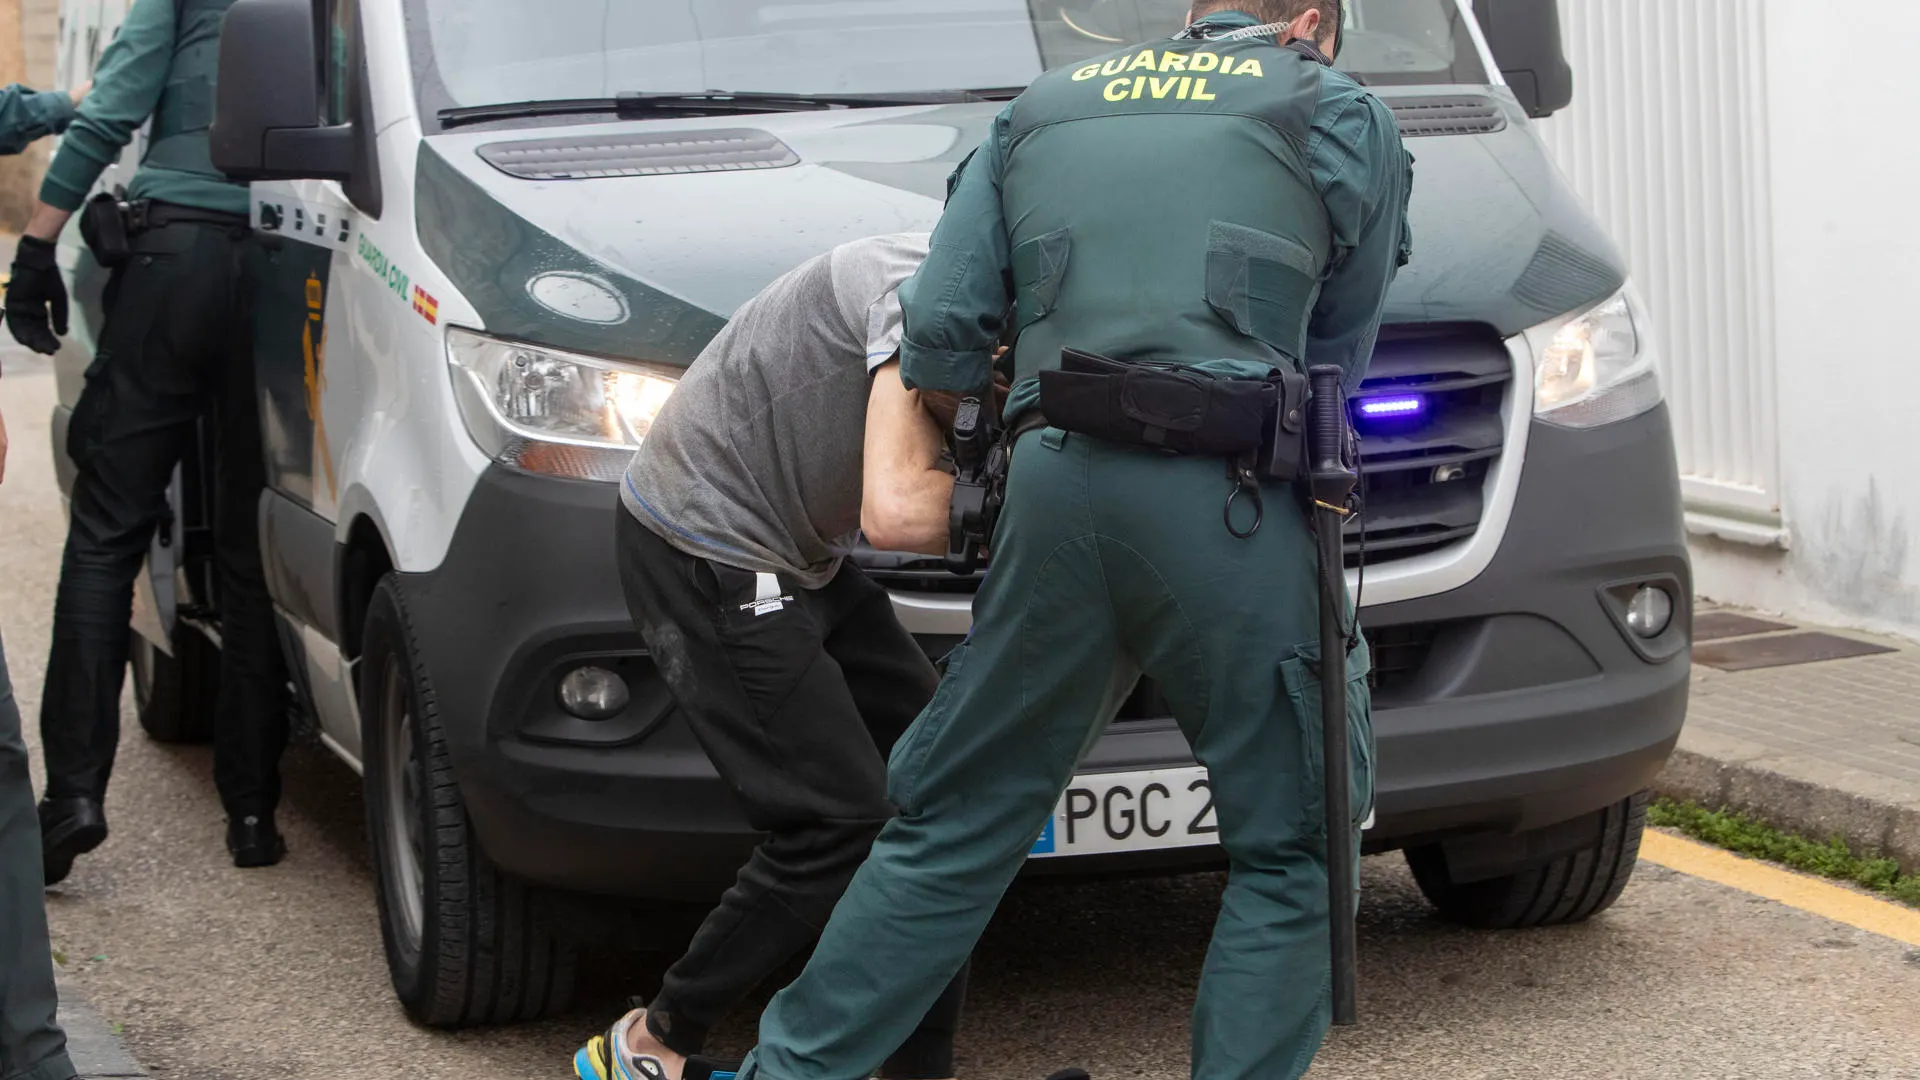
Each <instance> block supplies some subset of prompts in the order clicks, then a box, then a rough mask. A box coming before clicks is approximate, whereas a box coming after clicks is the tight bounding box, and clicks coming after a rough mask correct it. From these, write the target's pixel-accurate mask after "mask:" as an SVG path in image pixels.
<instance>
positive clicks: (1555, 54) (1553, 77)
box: [243, 0, 1573, 119]
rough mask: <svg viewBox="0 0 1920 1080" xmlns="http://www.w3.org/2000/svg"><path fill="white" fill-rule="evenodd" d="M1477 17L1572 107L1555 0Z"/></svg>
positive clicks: (1506, 70)
mask: <svg viewBox="0 0 1920 1080" xmlns="http://www.w3.org/2000/svg"><path fill="white" fill-rule="evenodd" d="M243 2H244V0H243ZM1473 15H1474V18H1476V19H1478V20H1479V21H1480V30H1481V32H1482V33H1484V34H1485V35H1486V37H1487V47H1488V48H1490V49H1492V50H1493V59H1494V62H1495V63H1497V64H1499V65H1500V73H1501V74H1502V75H1505V76H1506V79H1507V86H1508V87H1509V88H1510V89H1511V90H1512V91H1513V96H1514V97H1516V98H1518V99H1519V100H1520V105H1521V106H1522V107H1523V108H1525V109H1526V110H1527V115H1528V116H1531V117H1534V118H1535V119H1539V118H1541V117H1545V116H1552V115H1553V114H1554V113H1556V112H1559V111H1560V110H1561V109H1564V108H1566V107H1567V106H1568V105H1569V104H1571V103H1572V101H1573V69H1572V68H1571V67H1570V66H1568V64H1567V57H1566V51H1565V47H1564V45H1563V42H1562V39H1561V36H1560V6H1559V5H1558V4H1557V3H1555V2H1554V0H1473Z"/></svg>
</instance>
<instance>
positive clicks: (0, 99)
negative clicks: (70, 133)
mask: <svg viewBox="0 0 1920 1080" xmlns="http://www.w3.org/2000/svg"><path fill="white" fill-rule="evenodd" d="M72 119H73V98H72V97H71V96H69V95H68V94H67V92H66V91H64V90H47V91H44V92H40V93H35V92H34V91H32V90H29V89H27V88H26V87H24V86H21V85H20V84H19V83H14V84H13V85H12V86H9V87H7V88H5V89H0V154H17V153H19V152H20V151H22V150H25V149H26V148H27V144H28V143H31V142H32V141H33V140H35V139H38V138H40V137H42V136H45V135H57V134H59V133H60V132H62V131H65V130H66V128H67V124H68V123H69V122H70V121H72Z"/></svg>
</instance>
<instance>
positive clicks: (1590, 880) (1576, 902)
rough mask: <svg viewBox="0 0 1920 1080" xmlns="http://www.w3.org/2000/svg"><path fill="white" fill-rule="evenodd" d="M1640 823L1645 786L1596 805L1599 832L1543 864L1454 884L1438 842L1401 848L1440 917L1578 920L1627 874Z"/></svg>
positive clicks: (1507, 922)
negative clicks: (1599, 809) (1599, 811)
mask: <svg viewBox="0 0 1920 1080" xmlns="http://www.w3.org/2000/svg"><path fill="white" fill-rule="evenodd" d="M1646 829H1647V793H1646V792H1644V791H1643V792H1640V793H1639V794H1637V795H1634V796H1631V797H1630V798H1626V799H1622V800H1621V801H1620V802H1617V803H1615V804H1613V805H1612V806H1610V807H1608V808H1607V809H1606V810H1605V811H1603V812H1602V819H1601V823H1600V839H1599V842H1598V843H1597V844H1595V845H1594V846H1592V847H1590V848H1587V849H1586V850H1584V851H1576V852H1573V853H1572V854H1569V855H1562V856H1560V857H1559V858H1556V859H1554V860H1552V861H1550V862H1548V863H1547V864H1546V865H1544V866H1537V867H1533V868H1531V869H1527V870H1522V871H1519V872H1518V873H1513V874H1506V875H1503V876H1501V877H1496V878H1492V879H1489V880H1486V881H1471V882H1466V883H1464V884H1459V883H1456V882H1454V881H1453V879H1452V878H1451V877H1450V876H1449V875H1448V873H1447V862H1446V856H1445V855H1444V854H1443V853H1442V852H1441V849H1440V846H1439V845H1437V844H1429V845H1425V846H1422V847H1412V848H1408V849H1407V866H1408V867H1409V868H1410V869H1411V870H1412V871H1413V880H1414V882H1415V883H1417V884H1418V885H1419V886H1420V891H1421V892H1422V893H1424V894H1425V895H1426V898H1427V900H1428V901H1429V902H1431V903H1432V904H1433V906H1434V907H1435V908H1437V909H1438V910H1439V912H1440V914H1441V916H1443V917H1444V918H1446V919H1448V920H1450V921H1452V922H1457V923H1462V924H1464V925H1467V926H1472V927H1477V928H1479V929H1482V930H1519V929H1524V928H1528V927H1535V926H1560V925H1564V924H1567V923H1577V922H1585V921H1586V920H1588V919H1591V918H1593V917H1594V916H1595V915H1598V914H1600V913H1601V912H1603V911H1605V910H1607V909H1608V908H1610V907H1612V906H1613V902H1614V901H1615V900H1618V899H1620V893H1621V890H1623V889H1625V888H1626V887H1627V881H1628V879H1629V878H1631V877H1633V868H1634V866H1635V864H1636V863H1637V862H1638V861H1639V858H1640V837H1641V836H1642V835H1643V834H1645V832H1646Z"/></svg>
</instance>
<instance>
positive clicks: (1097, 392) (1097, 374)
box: [1040, 349, 1307, 481]
mask: <svg viewBox="0 0 1920 1080" xmlns="http://www.w3.org/2000/svg"><path fill="white" fill-rule="evenodd" d="M1306 403H1307V377H1306V376H1305V375H1301V374H1296V373H1294V372H1281V373H1278V374H1275V375H1271V376H1269V377H1267V378H1265V379H1236V378H1230V377H1227V376H1221V375H1215V374H1213V373H1211V372H1206V371H1200V370H1196V369H1194V368H1191V367H1187V366H1185V365H1174V364H1162V363H1155V362H1152V361H1142V362H1137V363H1128V362H1125V361H1121V360H1113V359H1109V358H1108V357H1105V356H1098V355H1095V354H1093V353H1087V352H1081V351H1079V350H1078V349H1063V350H1061V353H1060V367H1059V369H1058V370H1056V371H1042V372H1041V373H1040V411H1041V412H1042V413H1044V414H1045V415H1046V418H1047V422H1048V423H1049V424H1052V425H1053V426H1054V427H1057V428H1060V429H1061V430H1063V431H1071V432H1076V433H1078V434H1081V435H1087V436H1091V437H1093V438H1096V439H1104V440H1106V441H1107V442H1115V443H1120V444H1122V445H1126V446H1140V447H1146V448H1148V449H1153V450H1163V451H1166V452H1168V453H1172V454H1185V455H1193V456H1197V457H1219V458H1231V459H1236V460H1238V459H1250V460H1251V464H1252V466H1254V467H1256V468H1257V470H1258V475H1259V477H1260V478H1261V479H1266V480H1281V481H1291V480H1294V479H1296V478H1298V477H1299V476H1300V475H1301V464H1302V462H1303V461H1304V460H1305V457H1306V446H1305V443H1304V441H1303V440H1304V439H1305V435H1306Z"/></svg>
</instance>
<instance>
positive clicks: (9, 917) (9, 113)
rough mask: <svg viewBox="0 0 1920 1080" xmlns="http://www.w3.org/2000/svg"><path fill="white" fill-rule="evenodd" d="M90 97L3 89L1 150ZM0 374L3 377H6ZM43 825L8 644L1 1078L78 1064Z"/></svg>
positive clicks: (1, 809) (13, 150) (57, 123)
mask: <svg viewBox="0 0 1920 1080" xmlns="http://www.w3.org/2000/svg"><path fill="white" fill-rule="evenodd" d="M85 94H86V87H85V86H82V87H80V88H79V89H77V90H75V91H73V93H72V94H70V95H69V94H66V93H62V92H60V91H52V90H50V91H47V92H46V93H40V94H36V93H34V92H33V91H32V90H28V89H26V88H25V87H22V86H20V85H18V84H16V85H13V86H9V87H7V88H5V89H4V90H0V154H17V153H19V152H20V151H22V150H24V149H26V147H27V144H28V143H31V142H32V141H33V140H35V139H38V138H40V137H41V136H43V135H52V134H56V133H58V132H60V131H63V130H65V129H66V126H67V124H68V123H69V122H70V121H71V120H72V119H73V107H74V105H75V104H76V103H78V102H79V101H80V99H81V98H82V97H84V96H85ZM4 377H5V374H4V372H0V378H4ZM6 475H7V422H6V418H5V417H4V416H0V482H4V481H5V480H6ZM42 884H43V883H42V879H41V869H40V828H39V823H38V822H36V821H35V820H34V814H33V780H32V778H31V777H30V776H28V774H27V744H26V741H25V740H24V739H23V738H22V737H21V734H20V708H19V706H18V705H16V704H15V703H14V699H13V684H12V683H11V682H10V681H9V680H8V679H7V654H6V649H5V647H4V646H0V1077H6V1078H7V1080H69V1078H70V1077H72V1076H73V1075H74V1069H73V1062H72V1061H71V1060H70V1059H69V1058H68V1057H67V1039H66V1035H65V1034H63V1033H62V1032H61V1030H60V1025H59V1024H58V1023H57V1022H56V1021H55V1018H54V1014H55V1012H56V1011H57V1009H58V1006H59V998H58V995H57V994H56V993H55V991H54V984H53V953H52V948H51V946H50V944H49V942H48V940H47V909H46V903H45V901H44V899H43V898H42V897H41V888H42Z"/></svg>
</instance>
